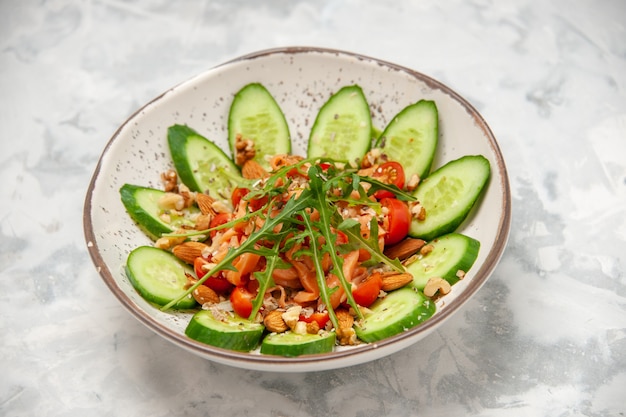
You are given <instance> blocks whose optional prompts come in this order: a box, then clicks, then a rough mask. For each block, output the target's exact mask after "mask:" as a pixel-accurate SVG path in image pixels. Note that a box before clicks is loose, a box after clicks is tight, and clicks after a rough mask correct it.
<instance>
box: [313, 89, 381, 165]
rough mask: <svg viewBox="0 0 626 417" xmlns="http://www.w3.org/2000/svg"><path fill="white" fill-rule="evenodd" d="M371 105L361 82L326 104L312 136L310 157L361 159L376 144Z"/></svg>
mask: <svg viewBox="0 0 626 417" xmlns="http://www.w3.org/2000/svg"><path fill="white" fill-rule="evenodd" d="M371 135H372V117H371V114H370V108H369V105H368V103H367V100H366V99H365V95H364V94H363V90H361V87H359V86H358V85H351V86H346V87H343V88H342V89H341V90H339V91H337V92H336V93H335V94H333V95H332V96H331V97H330V98H329V99H328V101H326V103H324V105H323V106H322V108H321V109H320V111H319V113H318V114H317V117H316V119H315V123H313V127H312V128H311V134H310V136H309V145H308V149H307V156H308V157H309V158H315V157H327V158H333V159H337V160H344V161H348V162H353V161H359V162H360V160H361V159H362V158H363V156H364V155H365V154H366V153H367V151H368V150H369V149H370V146H371V143H372V136H371Z"/></svg>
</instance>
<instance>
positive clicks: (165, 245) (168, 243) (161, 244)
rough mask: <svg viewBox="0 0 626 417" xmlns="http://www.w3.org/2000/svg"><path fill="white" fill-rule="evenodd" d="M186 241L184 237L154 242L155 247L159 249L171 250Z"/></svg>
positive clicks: (160, 239) (167, 238)
mask: <svg viewBox="0 0 626 417" xmlns="http://www.w3.org/2000/svg"><path fill="white" fill-rule="evenodd" d="M184 241H185V238H184V237H161V238H159V239H157V241H156V242H154V246H155V247H157V248H159V249H170V248H171V247H172V246H175V245H178V244H180V243H182V242H184Z"/></svg>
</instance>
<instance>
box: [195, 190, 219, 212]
mask: <svg viewBox="0 0 626 417" xmlns="http://www.w3.org/2000/svg"><path fill="white" fill-rule="evenodd" d="M196 202H197V203H198V208H199V209H200V212H201V213H202V214H210V215H211V216H215V210H214V209H213V203H214V202H215V199H213V197H211V196H208V195H206V194H203V193H198V194H197V195H196Z"/></svg>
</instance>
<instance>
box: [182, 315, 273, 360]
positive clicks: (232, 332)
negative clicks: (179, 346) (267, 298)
mask: <svg viewBox="0 0 626 417" xmlns="http://www.w3.org/2000/svg"><path fill="white" fill-rule="evenodd" d="M264 329H265V327H264V326H263V325H262V324H260V323H255V322H252V321H250V320H248V319H244V318H241V317H239V316H237V315H236V314H234V313H230V312H226V311H224V312H220V314H219V315H218V316H217V317H216V315H215V314H214V313H213V311H211V310H201V311H198V312H197V313H196V314H194V315H193V317H192V318H191V321H190V322H189V324H188V325H187V328H186V329H185V334H186V335H187V336H188V337H189V338H191V339H194V340H197V341H199V342H202V343H206V344H207V345H211V346H216V347H219V348H223V349H230V350H237V351H241V352H249V351H251V350H253V349H255V348H256V347H257V346H258V345H259V341H260V340H261V336H262V335H263V330H264Z"/></svg>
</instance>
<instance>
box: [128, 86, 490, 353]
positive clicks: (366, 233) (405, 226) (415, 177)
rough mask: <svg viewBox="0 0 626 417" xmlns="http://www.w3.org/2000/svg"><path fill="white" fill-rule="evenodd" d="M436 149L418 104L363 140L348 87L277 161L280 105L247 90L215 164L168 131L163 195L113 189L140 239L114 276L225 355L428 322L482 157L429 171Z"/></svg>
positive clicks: (471, 245) (466, 251)
mask: <svg viewBox="0 0 626 417" xmlns="http://www.w3.org/2000/svg"><path fill="white" fill-rule="evenodd" d="M373 137H374V139H372V138H373ZM437 141H438V113H437V109H436V105H435V103H434V102H432V101H426V100H420V101H418V102H417V103H414V104H411V105H409V106H407V107H406V108H405V109H403V110H402V111H401V112H400V113H399V114H398V115H396V117H395V118H394V119H393V121H392V122H391V123H390V124H389V125H388V126H387V127H386V128H385V129H384V130H383V131H382V132H376V129H374V128H373V127H372V122H371V116H370V111H369V105H368V104H367V101H366V99H365V96H364V95H363V92H362V90H361V89H360V87H358V86H356V85H352V86H346V87H344V88H342V89H340V90H339V91H338V92H336V93H335V94H333V95H332V96H331V97H330V99H329V100H328V101H327V102H326V103H325V104H324V105H323V106H322V108H321V109H320V111H319V113H318V115H317V118H316V121H315V123H314V125H313V128H312V130H311V135H310V138H309V147H308V150H307V155H306V156H298V155H293V154H291V146H290V137H289V129H288V126H287V123H286V121H285V117H284V115H283V113H282V110H281V109H280V107H279V106H278V104H277V103H276V102H275V101H274V99H273V97H272V96H271V94H270V93H269V91H268V90H267V89H266V88H265V87H264V86H262V85H260V84H256V83H255V84H249V85H247V86H245V87H244V88H242V89H241V90H240V91H239V92H238V93H237V94H236V95H235V97H234V100H233V103H232V105H231V108H230V114H229V144H230V156H229V155H227V154H226V153H225V152H224V151H222V150H221V149H220V148H219V147H217V146H216V145H215V144H214V143H213V142H211V141H210V140H209V139H207V138H205V137H203V136H202V135H200V134H199V133H198V132H196V131H194V130H193V129H191V128H190V127H188V126H184V125H174V126H171V127H170V128H169V129H168V144H169V148H170V151H171V154H172V159H173V161H174V165H175V169H173V170H170V171H168V172H165V173H162V175H161V178H162V180H163V189H153V188H147V187H142V186H138V185H131V184H125V185H124V186H123V187H122V188H121V190H120V193H121V199H122V202H123V203H124V205H125V207H126V209H127V211H128V213H129V214H130V216H131V217H132V218H133V219H134V220H135V221H136V222H137V223H138V225H139V226H140V227H142V228H143V230H145V232H146V233H147V235H148V236H150V237H151V238H152V239H153V240H154V245H152V246H141V247H139V248H136V249H135V250H133V251H132V252H131V253H130V254H129V257H128V261H127V265H126V271H127V275H128V277H129V279H130V281H131V283H132V284H133V286H134V287H135V289H136V290H137V291H138V292H139V293H140V294H141V295H142V296H143V297H144V298H145V299H146V300H148V301H150V302H152V303H154V304H155V305H156V306H157V307H158V308H161V309H163V310H169V309H172V308H175V309H182V310H191V311H192V312H193V316H192V318H191V320H190V322H189V324H188V326H187V329H186V334H187V336H189V337H190V338H192V339H195V340H198V341H200V342H203V343H207V344H210V345H213V346H217V347H221V348H225V349H232V350H238V351H253V350H256V349H259V350H260V352H261V353H262V354H273V355H282V356H300V355H305V354H317V353H325V352H330V351H332V350H333V349H335V347H336V346H338V345H344V346H345V345H357V344H360V343H369V342H375V341H378V340H382V339H385V338H387V337H390V336H393V335H395V334H398V333H400V332H403V331H405V330H407V329H409V328H411V327H414V326H416V325H418V324H419V323H422V322H423V321H425V320H427V319H428V318H430V317H431V316H432V315H433V314H434V313H435V310H436V307H435V303H434V301H433V299H435V298H436V297H440V296H443V295H445V294H447V293H448V292H449V291H450V290H451V286H452V285H453V284H454V283H455V282H456V281H458V280H459V279H463V277H464V276H465V273H466V272H467V271H468V270H469V269H470V268H471V266H472V264H473V263H474V261H475V259H476V257H477V254H478V250H479V247H480V244H479V242H478V241H476V240H474V239H473V238H471V237H469V236H465V235H463V234H460V233H456V232H455V230H456V228H457V227H458V226H459V224H460V223H461V222H462V221H463V220H464V219H465V217H466V216H467V214H468V213H469V212H470V210H471V209H472V207H473V206H474V204H475V202H476V200H477V198H478V196H479V195H480V193H481V192H482V190H483V189H484V187H485V185H486V183H487V181H488V178H489V172H490V171H489V169H490V168H489V163H488V161H487V160H486V159H485V158H484V157H482V156H480V155H468V156H464V157H462V158H459V159H457V160H455V161H452V162H449V163H447V164H446V165H444V166H442V167H440V168H438V169H437V170H435V171H434V172H432V173H431V172H430V170H431V164H432V160H433V155H434V152H435V150H436V145H437ZM259 347H260V348H259Z"/></svg>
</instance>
